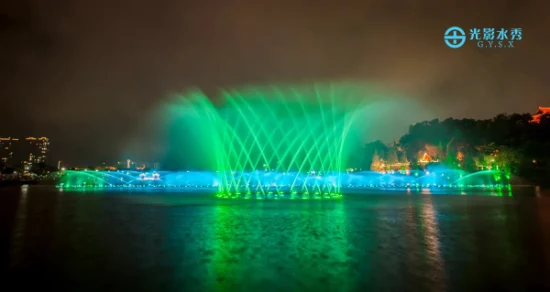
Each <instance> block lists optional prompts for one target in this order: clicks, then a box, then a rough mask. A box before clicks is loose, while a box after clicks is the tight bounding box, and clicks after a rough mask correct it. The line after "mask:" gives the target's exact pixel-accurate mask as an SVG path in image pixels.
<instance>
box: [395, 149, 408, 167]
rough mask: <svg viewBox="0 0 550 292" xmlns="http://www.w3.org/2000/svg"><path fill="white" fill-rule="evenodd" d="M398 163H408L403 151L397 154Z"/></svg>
mask: <svg viewBox="0 0 550 292" xmlns="http://www.w3.org/2000/svg"><path fill="white" fill-rule="evenodd" d="M397 157H398V160H399V163H404V164H407V163H409V160H408V159H407V154H405V151H399V153H398V155H397Z"/></svg>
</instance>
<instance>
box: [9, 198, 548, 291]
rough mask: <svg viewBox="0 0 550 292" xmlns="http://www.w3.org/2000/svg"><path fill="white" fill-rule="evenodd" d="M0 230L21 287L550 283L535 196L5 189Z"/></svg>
mask: <svg viewBox="0 0 550 292" xmlns="http://www.w3.org/2000/svg"><path fill="white" fill-rule="evenodd" d="M0 236H1V237H0V266H1V267H2V278H4V279H2V280H3V282H2V284H3V285H2V286H3V287H17V291H22V290H21V289H26V288H30V287H40V288H41V289H49V288H51V289H59V290H63V291H66V290H70V291H112V290H118V291H281V290H282V291H472V290H475V291H533V290H539V291H540V290H547V289H548V288H549V287H550V286H549V282H550V274H549V272H550V268H549V262H550V197H547V196H544V195H543V196H536V195H534V194H527V195H516V193H514V196H512V197H498V196H479V195H462V196H460V195H422V194H407V193H405V192H396V193H390V192H386V193H382V194H381V193H378V194H366V195H353V196H347V197H345V198H344V199H341V200H336V201H323V200H321V201H319V200H310V201H307V200H299V201H290V200H281V201H257V200H251V201H244V200H242V201H232V200H229V201H220V200H216V199H214V198H213V197H212V196H210V195H197V194H194V195H193V194H182V193H175V192H174V193H78V192H75V193H71V192H67V191H64V192H60V191H58V190H55V189H51V188H44V187H30V188H23V189H19V188H12V189H0ZM12 289H13V288H12ZM4 291H15V290H11V289H7V290H4Z"/></svg>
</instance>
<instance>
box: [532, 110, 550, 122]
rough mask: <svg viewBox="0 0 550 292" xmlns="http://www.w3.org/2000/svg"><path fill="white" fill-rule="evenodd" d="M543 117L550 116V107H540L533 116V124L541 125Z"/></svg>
mask: <svg viewBox="0 0 550 292" xmlns="http://www.w3.org/2000/svg"><path fill="white" fill-rule="evenodd" d="M543 115H550V107H542V106H539V110H538V111H537V112H536V113H535V114H534V115H533V120H532V121H531V123H540V118H541V117H542V116H543Z"/></svg>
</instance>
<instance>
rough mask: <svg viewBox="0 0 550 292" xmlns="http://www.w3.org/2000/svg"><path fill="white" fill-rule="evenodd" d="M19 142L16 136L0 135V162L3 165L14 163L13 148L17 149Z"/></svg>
mask: <svg viewBox="0 0 550 292" xmlns="http://www.w3.org/2000/svg"><path fill="white" fill-rule="evenodd" d="M18 144H19V139H18V138H12V137H7V138H2V137H0V163H1V164H4V165H13V164H16V163H17V162H16V160H15V159H14V158H15V157H14V149H17V146H19V145H18Z"/></svg>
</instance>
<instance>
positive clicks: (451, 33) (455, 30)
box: [443, 26, 466, 49]
mask: <svg viewBox="0 0 550 292" xmlns="http://www.w3.org/2000/svg"><path fill="white" fill-rule="evenodd" d="M443 38H444V39H445V44H447V46H449V48H451V49H458V48H460V47H462V45H464V43H465V42H466V33H464V31H463V30H462V28H460V27H458V26H453V27H449V29H447V31H445V36H444V37H443Z"/></svg>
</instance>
